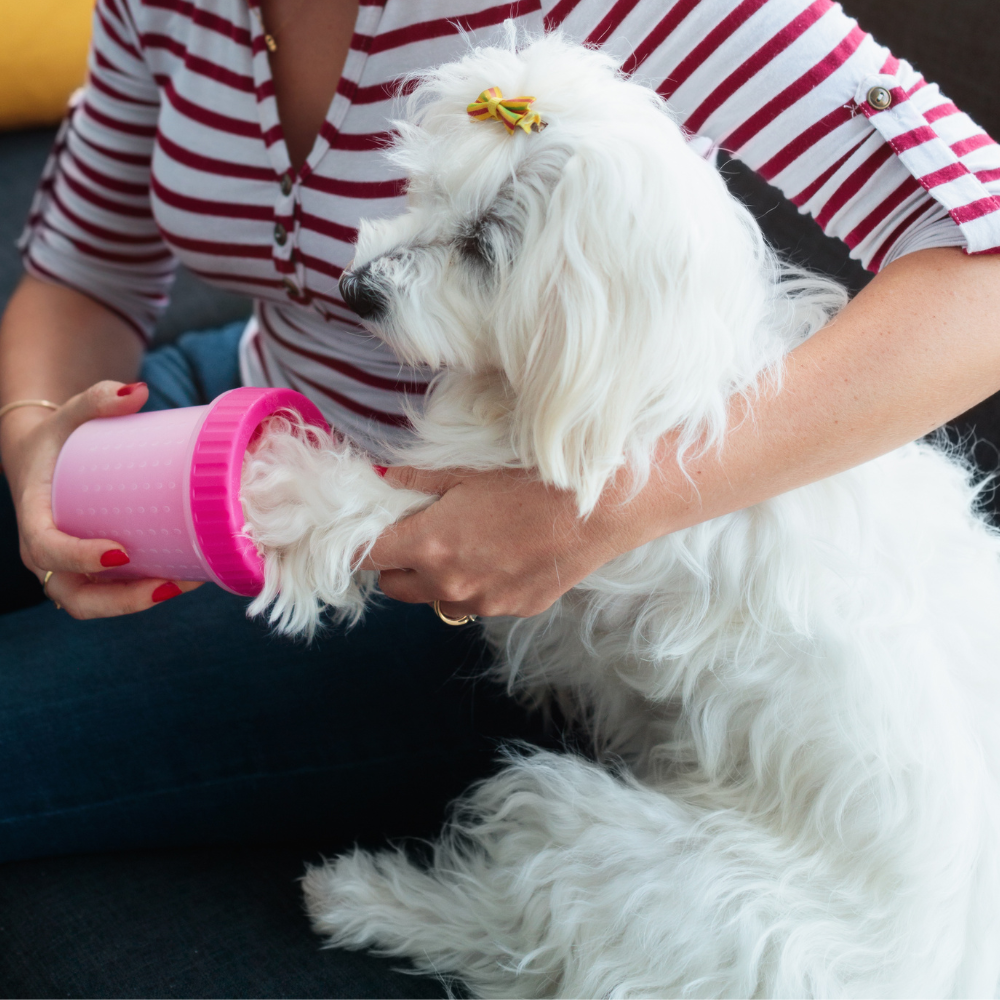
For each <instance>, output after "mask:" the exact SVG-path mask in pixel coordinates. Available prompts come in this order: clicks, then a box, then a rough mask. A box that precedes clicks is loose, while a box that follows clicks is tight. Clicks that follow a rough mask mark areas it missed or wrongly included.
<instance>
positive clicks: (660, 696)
mask: <svg viewBox="0 0 1000 1000" xmlns="http://www.w3.org/2000/svg"><path fill="white" fill-rule="evenodd" d="M491 87H498V88H500V89H501V90H502V92H503V94H506V95H522V94H523V95H531V96H534V97H535V98H536V101H535V103H534V104H533V105H532V109H533V110H535V111H537V112H538V114H539V115H540V116H541V119H542V120H543V122H544V124H545V125H546V126H547V127H546V128H545V130H544V131H526V130H524V129H522V128H519V127H515V128H514V130H513V133H509V130H508V128H507V127H505V126H504V125H503V123H502V122H500V121H494V120H489V121H485V122H477V121H475V120H473V119H472V118H471V117H470V116H469V114H467V110H466V109H467V105H469V103H470V101H475V100H476V97H477V95H479V94H480V93H481V92H483V91H486V90H487V89H488V88H491ZM410 107H411V117H410V121H409V122H407V123H404V124H402V125H401V126H400V128H401V137H400V139H399V141H398V143H397V144H396V146H395V148H394V150H393V152H392V154H391V155H393V156H394V157H395V158H396V160H397V161H398V162H399V163H401V164H403V165H404V166H405V168H406V170H407V172H408V174H409V176H410V178H411V181H410V187H409V199H410V207H409V209H408V211H407V213H406V214H405V215H403V216H402V217H400V218H397V219H393V220H391V221H388V222H376V223H371V224H365V225H364V226H363V227H362V229H361V233H360V236H359V239H358V245H357V257H356V260H355V264H354V267H353V271H352V272H351V273H349V274H348V275H347V276H346V277H345V279H344V282H343V284H342V287H343V290H344V294H345V297H346V299H347V301H348V302H350V303H352V305H353V307H354V308H355V309H356V310H357V311H358V312H359V314H360V315H362V316H363V317H364V321H365V323H366V326H367V327H368V328H369V329H370V330H371V331H372V333H374V334H375V335H376V336H378V337H381V338H383V339H384V340H385V341H386V342H387V343H389V344H390V345H391V346H392V347H393V348H394V350H395V351H396V352H397V354H398V355H399V357H400V358H402V359H404V360H405V361H407V362H411V363H420V364H425V365H429V366H432V367H433V368H436V369H439V370H440V371H441V374H440V376H439V378H438V380H437V382H436V383H435V386H434V388H433V391H432V393H431V394H430V397H429V399H428V401H427V406H426V409H425V411H424V412H423V413H422V414H421V415H419V416H418V417H416V418H415V419H416V429H417V435H416V441H415V443H414V445H413V448H412V450H410V451H408V452H407V453H406V454H405V456H401V459H402V460H405V461H407V462H409V463H411V464H417V465H420V466H424V467H429V468H444V467H454V466H461V467H477V468H491V467H502V466H506V467H523V468H528V469H534V470H537V474H538V476H539V477H540V478H541V479H543V480H544V481H545V482H547V483H551V484H553V485H555V486H557V487H561V488H564V489H567V490H571V491H573V492H574V493H575V494H576V496H577V498H578V500H579V508H580V513H581V516H585V515H586V514H587V512H588V511H589V510H591V509H592V508H593V506H594V504H595V503H596V501H597V500H598V497H599V496H600V494H601V491H602V488H603V487H604V486H605V485H606V483H607V482H608V480H609V478H610V477H611V476H612V475H613V474H615V473H616V471H617V470H620V469H621V468H622V467H623V466H627V467H628V468H629V469H630V470H631V472H632V475H633V476H634V479H635V482H636V483H637V484H639V485H641V484H642V483H643V482H644V481H645V480H646V477H647V476H648V475H649V471H650V465H651V458H652V455H653V453H654V449H655V446H656V443H657V441H658V440H660V438H661V437H662V436H663V435H665V434H666V433H668V432H674V433H677V434H679V440H680V452H681V454H685V453H690V450H691V449H693V448H705V447H712V446H713V445H714V444H715V443H717V442H718V441H720V440H721V438H722V437H723V435H724V434H725V432H726V414H727V406H728V404H729V402H731V397H733V396H734V394H737V393H742V394H744V395H745V396H746V397H747V398H748V399H749V400H750V402H751V404H752V400H753V394H754V392H755V391H757V390H759V389H760V388H761V387H762V386H766V387H768V388H769V389H770V388H773V387H774V386H775V385H776V384H777V381H778V379H779V378H780V371H781V359H782V357H783V355H785V354H786V353H787V352H788V351H789V350H791V349H792V348H793V347H794V346H795V345H796V344H798V343H800V342H801V340H802V339H803V338H804V337H807V336H809V335H810V334H811V333H813V332H814V331H815V330H817V329H818V328H820V327H821V326H822V325H824V324H825V323H826V322H827V321H828V320H829V318H830V316H832V315H833V313H835V311H836V310H837V309H838V308H839V307H840V305H842V303H843V302H844V295H843V293H842V291H841V290H840V289H839V288H837V287H836V286H834V285H831V284H830V283H829V282H825V281H823V280H820V279H818V278H814V277H811V276H808V275H804V274H801V273H798V272H792V271H789V270H788V269H783V268H782V267H781V266H780V265H779V264H777V263H776V261H775V259H774V257H773V256H772V254H771V253H770V252H769V251H768V249H767V248H766V246H765V244H764V242H763V239H762V237H761V235H760V232H759V230H758V229H757V227H756V225H755V223H754V222H753V220H752V219H751V218H750V216H749V215H748V213H747V212H746V211H745V209H744V208H743V207H742V206H741V205H739V204H738V203H737V202H736V201H735V200H734V199H733V198H731V197H730V196H729V195H728V193H727V192H726V189H725V186H724V184H723V182H722V181H721V179H720V178H719V176H718V175H717V173H716V171H715V170H714V169H713V168H712V166H711V165H710V164H708V163H707V162H706V161H704V160H703V159H701V158H699V157H698V156H697V155H696V153H695V152H693V151H692V150H691V149H689V148H688V146H687V144H686V142H685V139H684V137H683V135H682V133H681V130H680V129H679V128H678V127H677V125H676V124H675V122H674V121H673V119H672V118H671V116H670V114H669V112H668V111H667V110H666V109H665V108H664V106H663V105H662V103H661V101H660V100H659V98H658V97H657V96H656V95H655V94H654V93H652V92H651V91H650V90H647V89H645V88H643V87H641V86H639V85H637V84H635V83H632V82H628V81H626V80H624V79H622V78H621V77H620V76H618V75H617V74H616V71H615V68H614V65H613V64H612V62H611V61H610V60H609V59H607V58H606V57H605V56H602V55H601V54H599V53H596V52H593V51H588V50H585V49H583V48H580V47H576V46H572V45H569V44H567V43H566V42H564V41H563V40H561V39H560V38H558V37H546V38H544V39H541V40H538V41H535V42H533V43H532V44H530V45H528V46H527V47H525V48H524V49H523V50H521V51H519V52H516V51H515V50H514V47H513V45H512V46H511V47H509V48H502V47H501V48H486V49H477V50H475V51H474V52H472V53H470V54H469V55H468V56H467V57H466V58H465V59H463V60H461V61H459V62H456V63H453V64H450V65H447V66H444V67H443V68H441V69H440V70H438V71H436V72H434V73H432V74H430V75H429V76H428V77H426V78H424V79H423V80H422V82H421V83H420V86H419V88H418V89H417V91H416V93H415V94H414V96H413V98H412V103H411V106H410ZM537 127H538V126H537V124H536V129H537ZM316 445H319V446H320V447H316ZM369 462H370V460H369V459H368V458H366V457H365V456H364V455H362V454H360V453H359V452H357V451H356V450H354V449H352V447H351V446H350V445H349V444H348V443H345V442H339V443H338V442H334V441H331V440H330V439H326V440H325V441H324V440H321V436H319V435H315V434H313V435H312V437H311V438H310V435H309V434H307V433H306V432H304V431H303V430H302V429H301V428H296V427H294V426H293V425H292V424H291V423H290V422H285V423H284V425H281V424H280V422H279V425H278V426H272V428H271V433H270V434H269V435H267V436H265V438H264V439H263V442H262V444H261V447H260V448H259V449H258V451H257V452H256V454H255V456H254V457H253V458H252V460H251V461H250V462H249V463H248V467H247V470H246V476H245V503H246V508H247V516H248V522H249V525H250V527H249V529H248V530H249V531H250V532H251V534H252V535H253V537H254V538H255V539H256V540H257V542H258V543H259V544H260V545H261V548H262V550H263V551H264V552H265V553H266V560H267V587H266V589H265V591H264V594H263V595H262V596H261V598H260V599H259V600H258V601H257V602H256V606H255V610H257V611H262V610H263V609H265V608H266V607H267V606H268V605H271V606H272V611H271V614H272V620H274V621H276V622H277V623H278V624H279V625H280V626H281V627H283V628H286V629H289V630H294V631H298V632H309V631H310V630H312V629H313V628H314V627H315V625H316V622H317V620H318V616H319V613H320V611H321V609H322V607H323V606H324V605H330V606H332V607H333V608H334V609H335V610H336V611H337V612H338V613H339V614H341V615H343V616H348V617H351V616H357V615H358V614H360V612H361V610H362V607H363V604H364V600H365V598H366V596H367V594H368V593H369V591H370V590H371V589H372V587H373V586H374V580H373V579H371V578H370V577H369V576H366V574H364V573H355V572H353V568H354V567H355V566H356V565H357V561H356V560H357V557H358V554H359V553H364V552H365V551H367V550H368V549H369V548H370V547H371V545H372V544H373V542H374V540H375V539H376V538H377V537H378V535H379V533H380V532H381V531H382V530H383V529H384V528H385V527H386V526H387V525H388V524H390V523H392V522H393V521H395V520H396V519H398V518H401V517H403V516H405V515H407V514H408V513H410V512H412V511H414V510H416V509H418V508H419V507H421V506H423V505H426V504H427V503H429V502H430V501H431V499H432V498H428V497H426V496H423V495H421V494H417V493H412V492H408V491H404V490H395V489H392V488H390V487H389V486H388V485H387V484H386V483H384V482H383V481H382V480H380V479H379V477H378V476H377V475H376V474H375V473H374V472H373V471H372V470H371V466H370V464H369ZM975 501H976V496H975V490H974V488H973V487H972V486H970V484H969V481H968V476H967V473H966V470H964V469H963V468H962V467H960V466H959V465H958V464H957V463H956V462H954V461H952V460H951V459H949V458H948V457H946V456H945V455H944V454H942V453H940V452H938V451H935V450H934V449H932V448H930V447H926V446H923V445H911V446H908V447H906V448H902V449H900V450H899V451H896V452H894V453H892V454H890V455H888V456H886V457H885V458H881V459H879V460H878V461H875V462H871V463H869V464H867V465H864V466H862V467H860V468H857V469H854V470H853V471H851V472H847V473H844V474H842V475H838V476H835V477H833V478H831V479H828V480H825V481H823V482H820V483H817V484H815V485H813V486H809V487H807V488H804V489H799V490H796V491H794V492H792V493H788V494H786V495H784V496H780V497H777V498H775V499H774V500H771V501H768V502H767V503H763V504H760V505H759V506H757V507H754V508H752V509H749V510H745V511H741V512H739V513H735V514H731V515H728V516H726V517H721V518H718V519H716V520H713V521H710V522H708V523H705V524H701V525H698V526H697V527H694V528H690V529H687V530H684V531H678V532H676V533H674V534H672V535H669V536H667V537H664V538H661V539H659V540H657V541H655V542H651V543H650V544H648V545H645V546H643V547H642V548H640V549H637V550H636V551H633V552H629V553H626V554H625V555H622V556H620V557H618V558H617V559H615V560H613V561H612V562H611V563H609V564H608V565H607V566H605V567H604V568H603V569H601V570H600V571H599V572H597V573H594V574H593V575H592V576H590V577H589V578H588V579H586V580H585V581H584V582H583V583H581V584H580V585H579V586H577V587H575V588H574V589H573V590H572V591H570V592H569V593H568V594H566V595H565V596H564V597H563V598H562V599H560V600H559V601H558V602H557V603H556V604H555V605H554V606H553V607H552V608H551V609H550V610H549V611H547V612H545V613H544V614H542V615H539V616H537V617H536V618H532V619H527V620H521V621H515V620H492V621H489V622H488V623H487V625H486V628H487V632H488V635H489V636H490V638H491V640H492V641H493V643H494V644H495V646H496V648H497V650H498V654H499V663H500V666H499V667H498V668H497V669H498V670H499V671H501V672H502V673H503V674H504V676H505V677H506V678H507V679H508V680H509V683H510V684H511V686H512V687H513V688H514V689H516V690H519V691H521V692H523V693H525V694H526V695H528V696H529V697H533V698H542V697H544V696H546V694H549V695H551V696H554V697H556V698H558V699H559V700H560V702H561V704H562V705H563V706H564V707H565V708H568V709H569V710H570V711H571V712H573V713H574V714H575V717H576V718H577V720H579V721H580V723H581V724H583V725H585V726H587V727H588V728H589V730H590V732H591V733H592V734H593V736H594V740H595V744H596V754H595V756H596V757H597V760H598V761H599V762H604V763H594V762H592V761H590V760H586V759H583V758H582V757H580V756H574V755H571V754H568V753H567V754H552V753H541V752H539V753H533V754H531V753H525V754H523V755H521V756H518V757H515V758H512V760H511V761H510V763H509V764H508V765H507V766H506V768H505V769H504V770H503V771H502V772H501V773H500V774H499V775H498V776H497V777H495V778H492V779H490V780H488V781H486V782H485V783H483V784H481V785H480V786H478V787H477V788H476V789H474V790H473V791H472V792H471V794H470V795H469V796H468V798H467V800H466V801H465V802H464V803H462V804H461V806H460V807H459V809H458V811H457V813H456V815H455V818H454V821H453V824H452V826H451V827H450V829H449V831H448V832H447V833H446V834H445V836H444V837H443V838H442V839H441V840H440V842H439V843H438V844H437V845H436V846H435V851H434V857H433V862H432V863H431V864H430V866H429V867H421V866H418V865H416V864H414V863H412V862H411V861H410V860H408V859H407V857H406V856H405V855H404V854H403V853H402V852H386V853H381V854H368V853H364V852H360V851H357V852H355V853H353V854H350V855H346V856H343V857H340V858H338V859H336V860H335V861H333V862H331V863H329V864H328V865H326V866H324V867H320V868H314V869H312V870H311V871H310V872H309V874H308V876H307V878H306V892H307V896H308V900H309V906H310V910H311V913H312V916H313V919H314V922H315V926H316V928H317V929H318V930H320V931H321V932H323V933H325V934H327V935H329V939H330V941H331V942H332V943H333V944H336V945H338V946H342V947H347V948H372V949H376V950H378V951H379V952H381V953H383V954H387V955H395V956H406V957H408V958H410V959H412V960H413V962H414V963H415V964H416V966H417V967H418V968H420V969H423V970H428V971H431V972H434V973H438V974H441V975H444V976H449V977H457V978H458V979H460V980H462V981H464V982H465V983H466V984H467V986H468V987H469V988H470V989H471V990H472V991H473V992H474V993H475V994H477V995H480V996H485V997H511V996H520V997H549V996H553V997H555V996H559V997H650V996H662V997H680V996H683V997H689V996H712V997H740V996H744V997H749V996H753V997H765V996H766V997H770V996H786V997H805V996H815V997H819V996H823V997H847V996H850V997H890V996H891V997H898V996H935V997H942V996H950V997H961V996H992V995H993V994H994V991H995V989H996V987H997V982H998V974H1000V926H998V916H1000V866H998V860H1000V858H998V844H1000V628H998V625H1000V540H998V536H997V535H996V534H995V533H994V532H992V531H991V530H990V529H989V528H988V527H987V526H986V525H985V524H984V523H983V521H982V520H981V519H980V518H979V517H978V516H977V514H976V513H975ZM612 759H613V760H614V761H617V762H618V763H617V764H616V765H615V766H614V767H611V766H609V764H608V763H607V762H608V761H609V760H612Z"/></svg>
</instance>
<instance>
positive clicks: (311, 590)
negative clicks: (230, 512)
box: [241, 417, 435, 637]
mask: <svg viewBox="0 0 1000 1000" xmlns="http://www.w3.org/2000/svg"><path fill="white" fill-rule="evenodd" d="M241 496H242V501H243V512H244V516H245V517H246V531H247V533H248V534H249V536H250V537H251V538H252V539H253V541H254V543H255V544H256V545H257V548H258V550H259V551H260V552H261V554H262V556H263V559H264V578H265V582H264V589H263V590H262V591H261V593H260V594H259V595H258V597H257V598H256V599H255V600H254V601H253V603H252V604H251V605H250V608H249V613H250V614H261V613H263V612H265V611H267V610H268V609H270V610H269V613H268V618H269V620H270V622H271V623H272V624H274V625H275V626H276V627H277V629H278V631H280V632H283V633H287V634H295V635H305V636H308V637H311V636H312V635H313V633H314V632H315V630H316V628H317V626H318V624H319V620H320V617H321V615H322V614H323V612H324V610H325V609H326V608H330V609H331V610H332V612H333V616H334V618H335V619H336V620H349V621H356V620H357V619H358V618H359V617H360V615H361V613H362V611H363V610H364V605H365V601H366V599H367V598H368V596H369V595H370V594H371V592H372V591H373V590H374V588H375V585H376V583H377V578H378V575H377V574H376V573H374V572H372V571H370V570H359V569H358V566H359V565H360V563H361V561H362V560H363V559H364V558H365V557H366V556H367V555H368V553H369V552H370V551H371V548H372V546H373V545H374V544H375V541H376V539H377V538H378V537H379V535H381V534H382V532H383V531H384V530H385V529H386V528H387V527H388V526H389V525H390V524H392V523H394V522H395V521H398V520H399V519H400V518H403V517H406V516H407V515H408V514H412V513H414V512H415V511H417V510H420V509H421V508H423V507H426V506H427V505H428V504H429V503H431V502H433V500H434V499H435V498H434V497H432V496H428V495H426V494H424V493H416V492H414V491H413V490H403V489H394V488H393V487H391V486H390V485H389V484H388V483H386V482H385V481H384V480H383V479H382V478H381V476H380V475H379V474H378V473H377V472H376V471H375V468H374V467H373V466H372V464H371V460H370V459H369V458H367V457H366V456H365V455H363V454H362V453H361V452H359V451H358V450H357V449H356V448H355V447H354V446H353V445H351V444H350V442H348V441H346V440H344V439H342V438H339V437H334V436H331V435H328V434H324V433H322V432H320V431H317V430H316V429H315V428H311V427H306V426H305V425H304V424H302V423H301V422H297V421H293V420H290V419H288V418H285V417H278V418H272V419H271V420H270V421H269V422H268V424H267V425H266V426H265V428H264V431H263V433H262V434H261V436H260V438H259V439H258V441H257V442H256V445H255V447H254V448H253V449H252V450H251V452H250V453H249V454H248V456H247V460H246V462H245V464H244V469H243V485H242V493H241Z"/></svg>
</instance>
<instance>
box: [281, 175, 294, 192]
mask: <svg viewBox="0 0 1000 1000" xmlns="http://www.w3.org/2000/svg"><path fill="white" fill-rule="evenodd" d="M281 193H282V194H283V195H284V196H285V197H286V198H287V197H288V196H289V195H290V194H291V193H292V178H291V177H289V176H288V174H285V176H284V177H282V178H281Z"/></svg>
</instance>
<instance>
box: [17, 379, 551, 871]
mask: <svg viewBox="0 0 1000 1000" xmlns="http://www.w3.org/2000/svg"><path fill="white" fill-rule="evenodd" d="M146 367H147V370H148V368H149V365H148V364H147V366H146ZM4 520H6V523H3V522H4ZM14 530H15V526H14V525H13V523H12V522H11V518H10V515H9V513H8V515H7V517H6V519H4V517H3V508H2V506H0V535H3V536H4V538H5V539H6V540H8V541H9V539H10V538H11V535H12V533H13V532H14ZM10 551H14V549H11V550H10ZM0 552H2V553H3V554H4V558H9V552H8V551H7V550H0ZM8 569H9V570H13V569H14V567H13V566H0V572H6V571H7V570H8ZM245 606H246V601H245V599H242V598H239V597H235V596H233V595H231V594H227V593H225V592H224V591H222V590H221V589H219V588H217V587H214V586H212V585H206V586H204V587H202V588H200V589H199V590H197V591H194V592H192V593H190V594H186V595H183V596H181V597H177V598H174V599H173V600H170V601H167V602H165V603H164V604H162V605H159V606H157V607H155V608H153V609H151V610H150V611H147V612H143V613H142V614H140V615H133V616H127V617H124V618H113V619H100V620H95V621H89V622H77V621H74V620H73V619H71V618H69V616H68V615H66V614H65V612H61V611H58V610H57V609H56V608H55V607H54V606H53V605H52V604H50V603H48V602H43V603H41V604H38V605H36V606H34V607H29V608H23V609H21V610H16V611H11V612H10V613H7V614H0V690H2V691H3V692H4V694H3V697H2V698H0V734H2V735H0V860H11V859H14V858H24V857H32V856H41V855H46V854H59V853H73V852H80V851H99V850H117V849H125V848H136V847H154V846H158V847H162V846H179V845H188V844H211V843H242V844H260V843H278V842H285V843H292V842H294V843H311V844H316V845H325V846H330V847H332V846H336V845H337V844H343V843H348V842H350V841H352V840H354V839H358V838H361V839H369V838H376V837H380V836H384V835H406V834H418V835H419V834H426V833H429V832H431V831H432V830H433V828H434V827H435V826H436V824H437V823H438V822H439V821H440V818H441V815H442V813H443V809H444V807H445V805H446V803H447V802H448V801H449V800H450V799H451V798H453V797H454V796H455V795H456V794H458V793H459V792H460V791H461V790H462V789H463V788H464V787H466V786H467V785H468V783H469V782H470V781H472V780H474V779H475V778H476V777H479V776H482V775H483V774H485V773H486V772H487V771H488V770H489V768H490V766H491V761H492V759H493V758H494V757H495V756H496V751H497V745H498V743H499V741H500V740H501V739H503V738H504V737H509V736H517V737H520V736H529V737H530V736H531V735H532V732H531V730H532V728H533V726H532V723H531V722H530V721H529V720H528V719H526V717H525V715H524V713H523V712H522V711H521V710H520V709H519V708H517V707H516V706H514V705H513V704H512V703H510V702H509V701H508V700H507V699H506V698H505V697H503V695H502V694H501V693H500V692H499V691H497V689H496V688H494V687H493V686H492V685H490V684H488V683H487V682H485V681H483V680H478V681H476V680H474V676H475V675H476V674H477V673H478V672H479V671H481V668H482V666H483V657H484V650H483V647H482V645H481V643H480V641H479V640H478V638H477V636H476V633H475V631H474V630H472V629H468V630H464V629H450V628H448V627H447V626H445V625H443V624H442V623H440V622H439V621H438V620H437V619H436V618H435V617H434V615H433V613H432V612H431V611H430V609H429V608H426V607H424V606H407V605H401V604H397V603H394V602H388V601H386V602H384V603H383V605H382V606H380V607H376V608H374V609H372V610H371V611H370V612H369V614H368V616H367V617H366V619H365V621H364V622H363V623H362V624H361V625H359V626H358V627H357V628H355V629H353V630H350V631H347V630H344V629H339V628H338V629H331V630H330V631H329V632H328V633H327V634H326V635H325V636H323V637H321V638H320V639H319V640H318V641H316V642H315V643H314V644H313V645H311V646H307V645H305V644H303V643H299V642H292V641H290V640H286V639H282V638H279V637H277V636H273V635H271V634H270V633H269V631H268V628H267V627H266V625H264V624H263V623H261V622H259V621H250V620H248V619H247V618H246V615H245Z"/></svg>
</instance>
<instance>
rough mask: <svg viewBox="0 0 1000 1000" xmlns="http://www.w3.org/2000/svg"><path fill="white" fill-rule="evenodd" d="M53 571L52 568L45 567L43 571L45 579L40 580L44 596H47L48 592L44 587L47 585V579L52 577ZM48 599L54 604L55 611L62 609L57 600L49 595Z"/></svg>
mask: <svg viewBox="0 0 1000 1000" xmlns="http://www.w3.org/2000/svg"><path fill="white" fill-rule="evenodd" d="M54 572H55V570H54V569H47V570H46V571H45V579H43V580H42V593H43V594H44V595H45V596H46V597H49V592H48V591H47V590H46V589H45V588H46V587H47V586H48V585H49V580H51V579H52V574H53V573H54ZM49 600H50V601H52V603H53V604H54V605H55V606H56V611H62V605H61V604H60V603H59V602H58V601H56V600H53V599H52V598H51V597H49Z"/></svg>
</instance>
